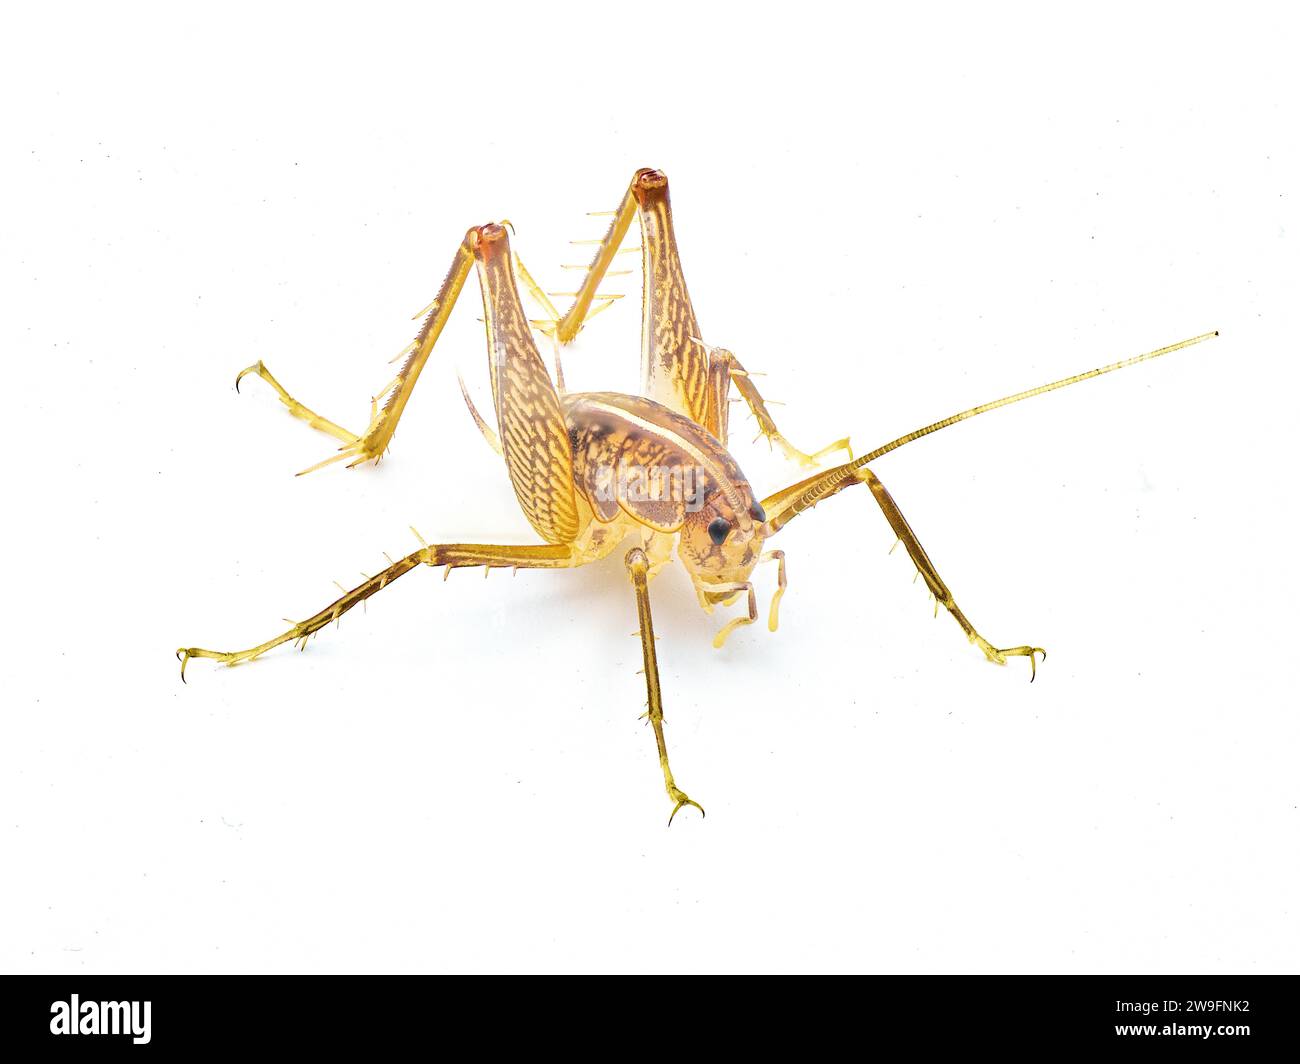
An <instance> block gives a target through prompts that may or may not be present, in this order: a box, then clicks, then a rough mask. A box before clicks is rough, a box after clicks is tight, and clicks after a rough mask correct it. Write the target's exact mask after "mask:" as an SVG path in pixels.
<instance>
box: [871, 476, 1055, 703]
mask: <svg viewBox="0 0 1300 1064" xmlns="http://www.w3.org/2000/svg"><path fill="white" fill-rule="evenodd" d="M857 477H858V479H859V480H861V481H862V482H863V483H865V484H866V485H867V487H869V488H870V489H871V494H872V495H874V496H875V499H876V503H877V504H878V505H879V506H880V509H881V511H882V512H883V513H884V515H885V520H886V521H888V522H889V527H890V528H892V529H893V530H894V535H896V536H897V537H898V538H899V539H900V540H902V542H903V546H905V547H906V548H907V553H908V554H909V555H910V556H911V558H912V563H913V564H914V565H915V566H916V568H917V571H918V572H920V574H921V576H922V577H923V578H924V579H925V583H926V586H927V587H928V588H929V589H930V594H932V595H933V596H934V600H935V602H936V604H937V605H936V609H937V608H938V606H943V608H944V609H946V610H947V611H948V612H949V613H951V614H952V617H953V620H955V621H956V622H957V623H958V624H959V625H961V629H962V631H963V632H965V633H966V638H967V639H969V640H970V641H971V642H972V643H974V644H975V645H976V646H977V647H979V648H980V650H982V651H983V652H984V656H985V657H986V658H987V659H988V660H989V661H991V662H993V663H994V664H995V665H1005V664H1006V663H1007V658H1016V657H1019V658H1028V659H1029V682H1030V683H1033V682H1034V679H1035V677H1037V675H1038V662H1037V659H1036V657H1035V655H1037V654H1041V655H1043V660H1044V661H1046V660H1047V651H1046V650H1044V649H1043V648H1042V647H1033V646H1019V647H995V646H994V645H993V644H992V643H990V642H989V641H988V640H987V639H985V638H984V637H983V636H982V635H980V634H979V632H977V631H976V630H975V626H974V625H973V624H971V623H970V621H968V620H967V619H966V615H965V614H964V613H962V611H961V609H960V608H959V607H958V605H957V603H956V602H955V601H954V600H953V597H952V592H951V591H949V590H948V585H947V584H945V583H944V582H943V577H941V576H940V575H939V572H938V570H937V569H935V567H934V563H933V562H932V561H930V556H929V555H928V554H926V553H925V548H924V547H922V546H921V541H920V540H919V539H917V538H916V533H914V532H913V531H912V528H911V526H910V525H909V524H908V523H907V518H905V517H904V516H903V513H902V511H901V510H899V508H898V504H897V503H896V502H894V497H893V496H892V495H890V494H889V492H888V491H887V490H886V489H885V485H883V484H882V483H881V482H880V480H879V479H878V478H877V477H876V474H875V473H873V472H871V470H870V469H868V468H866V467H865V466H864V467H863V468H862V469H860V470H859V471H858V472H857Z"/></svg>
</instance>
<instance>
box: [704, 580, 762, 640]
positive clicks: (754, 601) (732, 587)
mask: <svg viewBox="0 0 1300 1064" xmlns="http://www.w3.org/2000/svg"><path fill="white" fill-rule="evenodd" d="M742 591H743V592H745V593H746V596H747V605H748V606H749V612H748V613H747V614H744V615H742V616H740V617H733V618H732V619H731V620H729V621H728V622H727V623H726V624H724V625H723V626H722V627H721V628H720V629H718V634H717V635H715V636H714V637H713V646H714V648H715V649H717V650H721V649H722V648H723V647H724V646H725V645H726V643H727V639H728V638H729V637H730V635H731V633H732V632H734V631H735V630H736V629H737V628H740V627H743V626H744V625H747V624H753V623H754V622H755V621H756V620H758V596H757V595H755V594H754V585H753V584H751V583H750V582H749V581H748V580H746V581H744V582H743V583H738V582H732V583H725V584H722V583H719V584H709V585H708V592H709V593H710V594H713V595H717V594H718V593H720V592H730V593H731V595H730V597H729V598H727V599H725V600H724V601H723V605H724V606H729V605H731V603H732V602H733V601H735V597H736V595H738V594H740V593H741V592H742ZM773 631H775V628H773Z"/></svg>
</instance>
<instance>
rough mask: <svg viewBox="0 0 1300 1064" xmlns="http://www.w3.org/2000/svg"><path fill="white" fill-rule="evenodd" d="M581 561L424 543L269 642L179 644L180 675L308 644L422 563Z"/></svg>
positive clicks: (556, 550) (548, 553)
mask: <svg viewBox="0 0 1300 1064" xmlns="http://www.w3.org/2000/svg"><path fill="white" fill-rule="evenodd" d="M579 564H581V554H580V552H579V551H578V550H576V549H575V548H574V547H572V546H570V545H568V544H550V543H548V544H545V545H539V546H521V547H507V546H490V545H485V544H473V543H442V544H438V545H436V546H432V547H423V548H421V549H420V550H417V551H415V552H414V553H413V554H408V555H407V556H406V557H405V558H401V559H399V560H398V561H395V562H393V563H392V564H391V565H390V566H389V567H388V568H387V569H385V570H384V571H383V572H381V573H377V574H376V575H375V576H372V577H370V578H369V579H368V580H367V581H366V582H365V583H364V584H359V585H357V586H356V587H354V588H353V589H352V590H351V591H345V592H344V593H343V595H342V596H341V597H340V598H337V599H335V600H334V601H333V602H331V603H330V604H329V605H328V606H326V607H325V608H324V609H323V610H320V611H318V612H317V613H314V614H312V616H310V617H308V618H307V619H306V620H305V621H298V622H297V623H296V624H294V625H293V627H291V628H289V629H288V630H287V631H284V632H281V633H280V634H279V635H277V636H275V637H274V638H272V639H268V640H267V641H266V642H265V643H259V644H258V645H257V646H254V647H249V648H248V649H247V650H205V649H204V648H202V647H181V648H180V649H179V650H178V651H176V656H177V658H179V659H180V663H181V679H182V680H184V679H185V666H186V665H188V664H189V662H190V659H191V658H211V659H212V660H214V661H219V662H221V663H222V664H225V665H238V664H239V663H240V662H242V661H252V660H253V659H254V658H259V657H261V656H262V655H263V654H265V653H266V652H267V651H268V650H273V649H275V648H276V647H278V646H280V645H281V644H283V643H289V642H293V643H296V644H297V645H298V649H299V650H305V649H306V647H307V640H308V639H309V638H311V637H312V636H313V635H315V634H316V633H317V632H319V631H320V630H321V629H322V628H324V627H325V626H326V625H328V624H331V623H333V622H335V621H337V620H339V618H341V617H342V616H343V614H345V613H347V612H348V610H350V609H352V607H353V606H356V605H357V604H358V603H362V602H365V601H366V599H368V598H370V597H371V596H372V595H375V594H378V593H379V592H380V591H382V590H383V589H384V588H385V587H387V586H388V585H389V584H391V583H392V582H393V581H394V580H396V579H397V578H398V577H401V576H405V575H406V574H407V573H409V572H410V571H411V570H412V569H414V568H416V567H417V566H419V565H430V566H435V567H436V566H446V567H447V572H448V573H450V572H451V570H452V569H457V568H462V567H471V566H486V567H487V568H489V569H495V568H514V569H569V568H573V567H575V566H577V565H579Z"/></svg>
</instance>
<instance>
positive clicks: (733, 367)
mask: <svg viewBox="0 0 1300 1064" xmlns="http://www.w3.org/2000/svg"><path fill="white" fill-rule="evenodd" d="M697 342H701V341H697ZM709 370H710V373H709V387H710V390H711V391H713V392H714V394H712V395H710V398H709V405H708V413H707V414H706V419H707V420H709V421H715V422H716V423H717V426H718V427H717V429H716V430H715V429H714V428H712V426H710V425H709V424H706V425H705V428H707V429H709V431H711V432H713V433H714V435H715V436H717V437H718V439H719V440H720V441H721V442H722V443H724V444H725V443H726V442H727V438H726V433H727V416H726V407H727V401H728V400H727V393H728V391H729V390H730V387H731V385H732V384H735V386H736V391H738V392H740V395H741V398H743V399H744V400H745V405H746V406H748V407H749V411H750V413H751V414H753V415H754V420H755V421H757V422H758V431H759V435H760V436H763V437H766V438H767V442H768V445H769V446H773V445H774V446H776V447H779V448H780V449H781V453H782V454H784V455H785V456H786V458H788V459H789V460H790V461H792V462H797V463H798V464H799V465H802V466H815V465H817V464H818V463H819V462H820V461H821V459H823V458H825V457H826V456H827V455H828V454H834V453H835V452H836V451H844V452H845V453H846V454H847V455H848V457H849V461H852V460H853V448H852V446H851V445H850V444H849V438H848V437H847V436H845V437H844V438H843V439H839V440H835V441H834V442H833V443H828V444H827V445H826V446H825V447H823V448H822V449H821V450H819V451H814V452H813V453H812V454H807V453H805V452H804V451H801V450H799V448H798V447H796V446H795V445H794V444H792V443H791V442H790V441H789V440H787V439H786V438H785V436H783V435H782V434H781V431H780V430H779V429H778V428H777V427H776V422H775V421H774V420H773V419H772V415H771V414H770V413H769V412H768V409H767V403H766V402H765V401H764V399H763V396H762V394H761V393H760V392H759V390H758V387H757V386H756V385H755V384H754V380H753V378H752V377H751V376H750V375H749V373H748V372H747V371H746V370H745V367H744V366H742V365H741V364H740V360H739V359H738V358H736V356H735V355H733V354H732V353H731V352H730V351H727V350H724V349H723V348H720V347H713V348H710V349H709ZM719 433H721V434H720V435H719Z"/></svg>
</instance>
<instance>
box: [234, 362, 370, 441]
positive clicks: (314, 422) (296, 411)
mask: <svg viewBox="0 0 1300 1064" xmlns="http://www.w3.org/2000/svg"><path fill="white" fill-rule="evenodd" d="M250 373H256V374H257V375H258V376H259V377H261V378H262V380H264V381H266V383H267V384H269V385H270V386H271V387H272V388H274V389H275V394H276V395H278V396H279V397H280V402H282V403H284V405H285V406H287V407H288V408H289V413H291V414H292V415H293V416H294V417H297V418H302V420H303V421H305V422H307V424H308V425H310V426H311V427H312V428H314V429H319V430H320V431H321V432H325V433H328V434H329V435H331V436H333V437H334V438H335V439H336V440H342V441H343V442H344V443H345V444H349V445H351V444H354V443H356V442H357V440H358V439H359V438H360V437H358V436H357V435H356V433H354V432H349V431H348V430H347V429H345V428H343V426H342V425H336V424H334V422H332V421H330V420H329V418H324V417H321V416H320V415H319V414H317V413H316V412H315V411H313V410H310V409H308V408H307V407H306V406H304V405H303V404H302V403H300V402H298V400H297V399H295V398H294V397H293V396H292V395H290V394H289V393H288V392H287V391H285V390H284V387H283V385H281V384H280V382H279V381H278V380H276V379H275V378H274V377H273V376H271V371H270V370H269V369H267V368H266V366H265V365H263V364H262V361H261V360H260V359H259V360H258V361H257V362H255V363H254V364H253V365H251V366H249V367H248V368H247V369H244V370H240V372H239V376H237V377H236V378H235V391H239V382H240V381H242V380H243V379H244V378H245V377H247V376H248V375H249V374H250Z"/></svg>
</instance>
